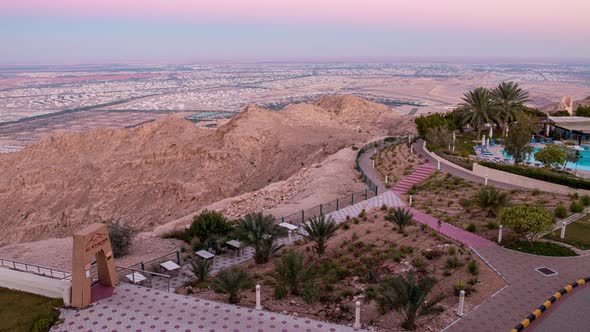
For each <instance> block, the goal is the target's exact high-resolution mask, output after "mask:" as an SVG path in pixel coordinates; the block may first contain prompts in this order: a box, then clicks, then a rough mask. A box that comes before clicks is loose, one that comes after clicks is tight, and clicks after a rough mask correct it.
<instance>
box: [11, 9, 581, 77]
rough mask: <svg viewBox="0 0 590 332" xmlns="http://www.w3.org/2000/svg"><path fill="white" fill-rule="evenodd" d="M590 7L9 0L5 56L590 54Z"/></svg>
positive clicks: (39, 60)
mask: <svg viewBox="0 0 590 332" xmlns="http://www.w3.org/2000/svg"><path fill="white" fill-rule="evenodd" d="M587 12H590V2H582V1H579V0H563V1H561V2H559V3H555V2H551V3H548V2H537V1H533V0H521V1H518V2H514V1H509V0H498V1H495V2H488V3H479V2H478V3H477V4H474V3H473V2H471V1H467V0H449V1H445V2H444V3H442V2H439V1H433V0H421V1H415V2H412V3H409V2H406V1H402V0H387V1H386V0H375V1H372V2H370V3H367V2H366V1H365V2H363V1H360V0H341V1H336V0H325V1H322V2H311V1H309V0H300V1H290V0H288V1H282V2H274V1H269V0H254V1H249V2H247V3H245V2H243V1H239V0H218V1H215V2H213V1H205V2H202V1H198V2H195V1H190V0H171V1H167V2H165V3H164V2H161V1H156V0H144V1H137V0H127V1H115V0H102V1H98V0H89V1H84V2H83V3H82V2H79V1H74V0H57V1H52V2H47V1H42V0H22V1H18V2H3V3H0V41H1V42H2V45H3V52H2V53H0V64H3V65H12V64H69V63H76V64H79V63H97V64H101V63H127V62H142V63H145V62H152V63H175V64H181V63H194V62H200V61H214V60H218V61H285V60H292V59H306V58H314V59H331V58H338V59H349V58H365V59H370V58H395V57H429V58H431V57H438V58H444V57H463V58H465V57H469V58H471V57H475V58H477V57H488V58H516V59H525V61H526V59H529V58H531V59H547V58H553V59H563V60H566V61H570V60H571V59H584V60H587V59H590V44H588V43H587V40H589V39H590V24H587V18H586V17H585V15H584V13H587ZM562 13H568V16H567V20H564V19H562V17H563V15H562Z"/></svg>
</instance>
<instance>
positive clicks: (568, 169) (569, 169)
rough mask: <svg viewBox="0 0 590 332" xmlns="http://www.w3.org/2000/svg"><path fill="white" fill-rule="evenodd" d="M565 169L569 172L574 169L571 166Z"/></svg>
mask: <svg viewBox="0 0 590 332" xmlns="http://www.w3.org/2000/svg"><path fill="white" fill-rule="evenodd" d="M565 170H566V171H568V172H571V171H573V169H571V168H569V167H567V168H566V169H565Z"/></svg>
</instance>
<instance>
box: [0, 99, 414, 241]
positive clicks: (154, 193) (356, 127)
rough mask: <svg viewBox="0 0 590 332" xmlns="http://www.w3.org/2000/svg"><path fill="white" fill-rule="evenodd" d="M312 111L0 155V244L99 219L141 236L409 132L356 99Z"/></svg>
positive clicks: (108, 134)
mask: <svg viewBox="0 0 590 332" xmlns="http://www.w3.org/2000/svg"><path fill="white" fill-rule="evenodd" d="M316 105H317V106H316ZM316 105H309V104H298V105H290V106H288V107H286V108H285V109H284V110H282V111H279V112H277V111H266V110H263V109H260V108H257V107H253V106H251V107H248V108H247V109H246V110H245V111H244V112H242V113H240V114H239V115H238V116H236V117H234V118H233V119H232V120H231V121H229V122H227V123H226V124H225V125H223V126H221V127H219V128H218V129H217V130H208V129H200V128H196V126H194V125H193V124H192V123H190V122H188V121H185V120H182V119H177V118H167V119H165V120H163V121H156V122H152V123H148V124H145V125H142V126H140V127H137V128H132V129H121V130H107V129H95V130H90V131H88V132H85V133H78V134H62V135H57V136H54V137H51V138H49V139H45V140H43V141H42V142H40V143H38V144H35V145H32V146H29V147H27V148H26V149H24V150H23V151H21V152H18V153H14V154H9V155H3V156H0V168H1V169H2V170H3V172H2V174H0V188H2V189H1V190H0V203H1V204H2V206H3V207H4V213H3V215H2V216H1V217H0V218H1V219H0V225H2V227H4V228H5V229H7V230H9V231H8V232H3V233H2V234H0V242H3V243H5V244H9V243H15V242H28V241H36V240H41V239H46V238H50V237H63V236H69V235H70V234H71V233H72V232H73V231H75V230H76V229H79V228H80V227H81V226H83V225H85V224H88V223H90V222H94V221H97V220H101V219H106V218H117V219H122V220H124V221H125V222H128V223H130V224H132V225H133V226H134V227H136V228H138V229H140V230H142V231H150V230H152V229H153V228H155V227H157V226H158V225H162V224H165V223H167V222H170V221H173V220H176V219H178V218H180V217H182V216H186V215H188V214H190V213H192V212H195V211H197V210H199V209H200V208H201V207H204V206H206V205H209V204H212V203H214V202H217V201H219V200H222V199H225V198H229V197H234V196H237V195H240V194H242V193H246V192H252V191H256V190H259V189H261V188H264V187H266V186H267V185H268V184H270V183H273V182H277V181H283V180H285V179H288V178H289V177H291V176H292V175H293V174H295V173H297V172H298V171H300V170H301V169H303V168H305V167H309V166H310V165H313V164H315V163H318V162H321V161H323V160H324V159H325V158H326V157H327V156H330V155H332V154H334V153H336V152H338V151H339V150H342V149H343V148H345V147H347V146H351V145H353V144H357V143H362V142H365V141H367V140H369V139H370V138H371V137H375V136H382V135H386V134H393V133H395V132H399V131H404V132H405V131H407V130H408V128H407V127H404V126H403V125H402V124H401V123H400V121H399V119H400V118H399V116H398V115H396V114H395V112H393V111H391V109H390V108H388V107H386V106H383V105H380V104H375V103H371V102H367V101H364V100H362V99H359V98H356V97H349V96H340V97H337V98H327V99H324V100H321V101H318V102H316ZM97 142H100V143H99V144H97ZM317 203H319V202H317ZM317 203H316V204H317Z"/></svg>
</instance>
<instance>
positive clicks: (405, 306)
mask: <svg viewBox="0 0 590 332" xmlns="http://www.w3.org/2000/svg"><path fill="white" fill-rule="evenodd" d="M435 285H436V279H434V278H432V277H424V278H421V279H420V280H418V281H416V274H415V273H414V272H410V273H408V276H407V277H405V278H404V277H403V276H395V277H389V278H387V279H385V280H383V281H381V283H380V284H379V287H378V288H377V296H376V300H377V304H378V307H379V311H380V312H381V313H382V314H385V313H387V312H388V311H390V310H396V311H397V312H399V313H400V314H401V315H402V317H403V319H404V320H403V322H402V324H401V327H402V328H404V329H407V330H415V329H416V328H417V325H416V321H417V320H418V319H419V318H420V317H423V316H430V315H436V314H440V313H441V312H443V311H444V310H445V309H444V308H443V307H442V306H440V305H439V303H440V302H441V301H442V300H443V298H444V295H443V294H438V295H436V296H434V297H432V298H431V299H429V300H427V299H426V298H427V297H428V294H429V293H430V291H431V290H432V288H433V287H434V286H435Z"/></svg>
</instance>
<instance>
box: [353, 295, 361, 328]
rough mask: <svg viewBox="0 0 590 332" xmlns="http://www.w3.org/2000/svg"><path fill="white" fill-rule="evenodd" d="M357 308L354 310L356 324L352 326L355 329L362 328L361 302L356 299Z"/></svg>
mask: <svg viewBox="0 0 590 332" xmlns="http://www.w3.org/2000/svg"><path fill="white" fill-rule="evenodd" d="M354 305H355V310H354V325H353V326H352V327H353V328H355V329H360V328H361V302H360V301H356V303H355V304H354Z"/></svg>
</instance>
